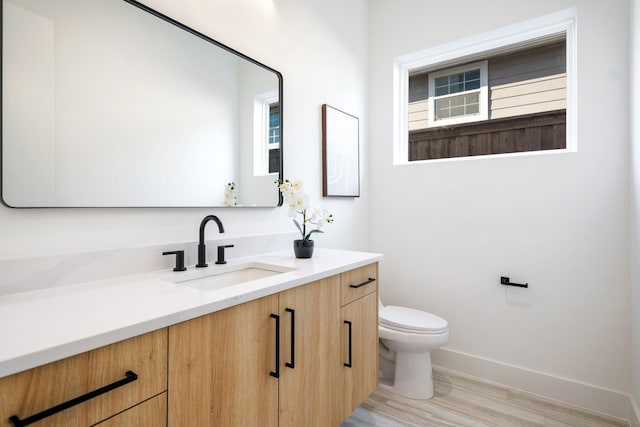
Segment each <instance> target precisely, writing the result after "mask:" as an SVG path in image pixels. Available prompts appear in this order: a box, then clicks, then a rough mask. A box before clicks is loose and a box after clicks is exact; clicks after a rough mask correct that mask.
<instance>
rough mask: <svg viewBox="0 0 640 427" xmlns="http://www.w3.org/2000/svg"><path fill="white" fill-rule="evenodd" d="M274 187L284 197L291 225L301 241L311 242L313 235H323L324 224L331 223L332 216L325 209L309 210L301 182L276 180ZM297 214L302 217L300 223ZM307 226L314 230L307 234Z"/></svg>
mask: <svg viewBox="0 0 640 427" xmlns="http://www.w3.org/2000/svg"><path fill="white" fill-rule="evenodd" d="M276 185H277V186H278V188H279V189H280V192H281V193H282V196H283V197H284V202H285V203H286V204H287V205H288V206H289V216H290V217H291V218H293V223H294V224H295V225H296V227H298V230H299V231H300V233H301V234H302V240H311V235H312V234H313V233H324V231H322V230H321V228H322V226H323V225H324V223H325V222H326V223H329V224H330V223H332V222H333V214H331V213H330V212H329V211H327V210H326V209H322V208H319V207H315V208H313V210H311V209H309V196H307V194H306V193H305V192H303V191H302V182H300V181H291V180H289V179H285V180H284V181H281V180H277V181H276ZM298 214H301V215H302V223H300V222H299V221H298V220H297V219H296V217H297V216H298ZM307 224H309V225H310V226H311V225H315V227H316V228H314V229H312V230H311V231H309V232H308V233H307Z"/></svg>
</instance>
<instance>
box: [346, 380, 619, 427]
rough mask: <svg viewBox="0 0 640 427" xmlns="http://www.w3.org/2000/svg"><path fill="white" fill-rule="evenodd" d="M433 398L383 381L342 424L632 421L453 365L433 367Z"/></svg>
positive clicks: (615, 424) (561, 426)
mask: <svg viewBox="0 0 640 427" xmlns="http://www.w3.org/2000/svg"><path fill="white" fill-rule="evenodd" d="M433 379H434V386H435V387H434V388H435V395H434V397H433V398H431V399H429V400H413V399H407V398H403V397H400V396H397V395H395V394H393V393H391V392H390V391H389V390H388V389H386V388H384V387H379V388H378V389H377V390H376V391H375V392H374V393H373V394H372V395H371V396H369V398H368V399H367V400H366V401H365V402H364V403H363V404H362V405H361V406H360V408H358V409H357V410H356V411H355V412H354V413H353V414H352V415H351V417H349V418H348V419H347V420H346V421H345V422H344V423H343V424H342V427H361V426H362V427H363V426H367V427H370V426H376V427H398V426H436V427H441V426H442V427H466V426H473V427H482V426H491V427H502V426H504V427H520V426H527V427H528V426H536V427H539V426H545V427H605V426H612V427H629V423H628V422H626V421H622V420H619V419H615V418H609V417H607V416H603V415H600V414H597V413H593V412H589V411H585V410H582V409H578V408H575V407H571V406H566V405H562V404H559V403H558V402H555V401H551V400H546V399H544V398H541V397H538V396H535V395H532V394H529V393H525V392H522V391H520V390H514V389H511V388H508V387H505V386H501V385H496V384H493V383H488V382H484V381H480V380H478V379H476V378H472V377H468V376H465V375H461V374H458V373H456V372H454V371H450V370H445V369H439V368H436V369H434V371H433Z"/></svg>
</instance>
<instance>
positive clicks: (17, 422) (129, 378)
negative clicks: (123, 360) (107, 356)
mask: <svg viewBox="0 0 640 427" xmlns="http://www.w3.org/2000/svg"><path fill="white" fill-rule="evenodd" d="M125 376H126V378H124V379H121V380H119V381H116V382H115V383H112V384H109V385H106V386H104V387H102V388H99V389H97V390H94V391H90V392H89V393H87V394H83V395H82V396H79V397H76V398H74V399H71V400H69V401H67V402H64V403H61V404H59V405H57V406H54V407H53V408H49V409H45V410H44V411H42V412H38V413H37V414H35V415H31V416H30V417H27V418H25V419H24V420H21V419H20V418H18V416H17V415H12V416H11V417H10V418H9V421H11V422H12V423H13V425H14V426H15V427H22V426H28V425H29V424H33V423H35V422H36V421H40V420H41V419H43V418H47V417H50V416H51V415H53V414H57V413H58V412H61V411H64V410H65V409H69V408H71V407H72V406H75V405H78V404H80V403H82V402H86V401H87V400H89V399H93V398H94V397H97V396H100V395H101V394H105V393H107V392H109V391H111V390H114V389H116V388H118V387H122V386H123V385H126V384H129V383H130V382H133V381H135V380H137V379H138V374H136V373H135V372H133V371H127V372H126V373H125Z"/></svg>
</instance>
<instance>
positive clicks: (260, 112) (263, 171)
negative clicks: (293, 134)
mask: <svg viewBox="0 0 640 427" xmlns="http://www.w3.org/2000/svg"><path fill="white" fill-rule="evenodd" d="M278 99H279V98H278V91H277V90H273V91H269V92H265V93H261V94H259V95H257V96H256V97H255V98H254V100H253V175H254V176H264V175H277V174H278V173H277V172H271V173H270V172H269V150H270V149H273V148H279V147H280V143H277V144H271V143H269V110H270V106H271V104H273V103H274V102H278ZM281 114H282V113H281ZM281 137H282V135H281Z"/></svg>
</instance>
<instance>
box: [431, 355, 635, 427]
mask: <svg viewBox="0 0 640 427" xmlns="http://www.w3.org/2000/svg"><path fill="white" fill-rule="evenodd" d="M431 360H432V363H433V365H435V366H439V367H442V368H446V369H452V370H454V371H458V372H461V373H463V374H467V375H472V376H474V377H478V378H482V379H485V380H488V381H492V382H495V383H499V384H502V385H506V386H508V387H513V388H516V389H519V390H523V391H526V392H529V393H533V394H537V395H539V396H542V397H545V398H548V399H553V400H556V401H559V402H562V403H566V404H569V405H574V406H577V407H580V408H584V409H587V410H590V411H595V412H599V413H602V414H605V415H608V416H611V417H616V418H619V419H622V420H627V421H629V423H630V425H631V426H632V427H640V424H639V423H638V416H639V412H638V407H637V405H636V402H634V399H633V398H632V397H631V396H629V395H628V394H626V393H622V392H618V391H615V390H609V389H606V388H602V387H597V386H594V385H591V384H586V383H582V382H579V381H573V380H570V379H567V378H562V377H557V376H554V375H549V374H546V373H543V372H537V371H533V370H530V369H526V368H522V367H519V366H514V365H509V364H506V363H502V362H498V361H495V360H490V359H485V358H481V357H478V356H474V355H471V354H466V353H462V352H459V351H455V350H450V349H447V348H441V349H439V350H434V351H432V352H431Z"/></svg>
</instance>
